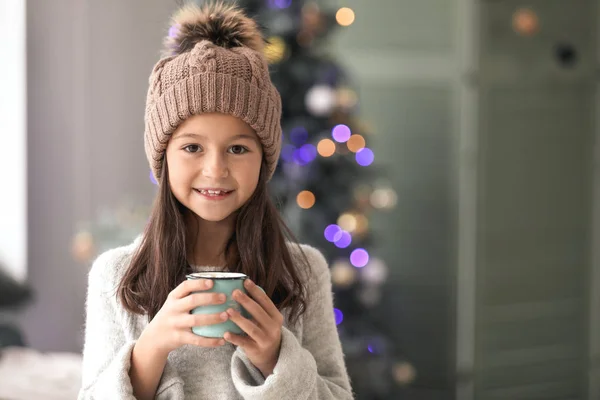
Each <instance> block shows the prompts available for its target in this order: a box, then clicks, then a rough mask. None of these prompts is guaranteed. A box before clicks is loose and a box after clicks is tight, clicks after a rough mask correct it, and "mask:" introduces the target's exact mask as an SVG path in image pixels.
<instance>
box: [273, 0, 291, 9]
mask: <svg viewBox="0 0 600 400" xmlns="http://www.w3.org/2000/svg"><path fill="white" fill-rule="evenodd" d="M291 5H292V0H269V6H270V7H271V8H288V7H289V6H291Z"/></svg>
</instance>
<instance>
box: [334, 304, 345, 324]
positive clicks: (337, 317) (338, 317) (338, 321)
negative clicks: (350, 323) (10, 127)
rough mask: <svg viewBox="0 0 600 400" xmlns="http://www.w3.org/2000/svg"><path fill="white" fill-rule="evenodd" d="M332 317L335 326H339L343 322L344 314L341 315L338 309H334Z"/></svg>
mask: <svg viewBox="0 0 600 400" xmlns="http://www.w3.org/2000/svg"><path fill="white" fill-rule="evenodd" d="M333 315H334V316H335V324H336V325H339V324H341V323H342V321H343V320H344V314H343V313H342V311H341V310H340V309H338V308H334V309H333Z"/></svg>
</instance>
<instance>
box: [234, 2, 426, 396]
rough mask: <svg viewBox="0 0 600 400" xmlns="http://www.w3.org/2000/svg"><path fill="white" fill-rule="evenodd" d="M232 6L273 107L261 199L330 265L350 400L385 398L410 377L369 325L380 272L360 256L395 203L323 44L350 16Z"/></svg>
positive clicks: (264, 5)
mask: <svg viewBox="0 0 600 400" xmlns="http://www.w3.org/2000/svg"><path fill="white" fill-rule="evenodd" d="M237 3H238V4H239V5H240V6H242V7H243V8H244V9H246V11H247V12H248V14H249V15H251V16H253V17H255V18H256V19H257V20H258V21H259V23H260V24H261V25H262V26H263V27H264V29H265V33H266V36H267V38H268V42H269V44H268V45H267V47H266V50H265V54H266V56H267V58H268V60H269V63H270V64H271V70H272V74H271V77H272V80H273V83H274V84H275V86H277V88H278V90H279V92H280V94H281V98H282V106H283V116H282V128H283V135H284V137H283V149H282V155H281V160H280V164H279V166H278V168H277V171H276V173H275V176H274V177H273V179H272V181H271V183H270V191H271V194H272V196H273V197H274V199H275V201H276V202H277V203H278V204H279V206H280V209H281V210H282V212H283V214H284V216H285V219H286V221H287V222H288V223H289V225H290V227H291V228H292V230H293V231H294V233H295V234H296V235H297V237H298V239H299V240H300V241H301V242H304V243H308V244H311V245H313V246H315V247H317V248H319V249H320V250H322V251H323V253H324V254H325V256H326V258H327V259H328V261H329V262H330V266H331V274H332V280H333V285H334V291H335V306H336V309H335V313H336V318H337V321H336V322H337V323H338V329H339V332H340V337H341V339H342V344H343V346H344V353H345V355H346V362H347V365H348V370H349V373H350V375H351V379H352V384H353V387H354V390H355V391H356V394H357V398H358V399H369V400H373V399H384V398H390V396H391V395H392V394H393V393H397V392H396V390H395V388H396V387H397V385H405V384H408V383H410V382H411V381H412V380H413V379H414V375H415V371H414V370H413V368H412V366H411V365H410V363H408V362H406V361H405V360H403V357H402V352H401V350H400V349H399V348H398V346H397V344H396V343H393V341H392V340H391V339H390V338H389V337H388V336H387V335H386V333H385V332H382V331H381V330H380V329H378V327H377V323H376V321H374V320H372V319H371V317H370V315H371V314H372V313H370V312H369V311H370V308H371V307H375V306H377V305H378V303H379V301H380V295H381V290H380V285H381V284H382V283H383V282H384V281H385V279H386V277H387V267H386V265H385V263H384V262H383V261H382V260H379V259H377V258H376V257H374V255H373V254H369V253H370V250H369V247H370V244H371V241H372V235H371V232H370V230H369V214H370V213H371V212H372V211H373V210H374V209H390V208H393V207H394V205H395V203H396V194H395V193H394V191H393V190H392V189H391V188H390V187H389V185H387V184H385V183H379V181H378V179H380V178H381V176H382V172H381V171H376V170H375V167H374V166H373V165H372V163H373V161H374V154H373V151H372V150H371V149H370V148H369V147H368V144H369V143H368V141H369V136H370V134H371V132H369V128H368V127H367V125H366V124H364V123H362V122H361V121H360V119H359V118H358V117H357V107H358V96H357V94H356V92H355V91H354V90H353V88H352V87H351V85H350V82H349V79H348V77H347V76H346V75H345V73H344V70H343V68H341V67H340V66H339V65H338V64H337V63H336V62H335V59H334V58H333V57H331V56H330V55H328V54H327V51H326V47H327V46H326V45H327V42H326V40H327V38H329V37H330V34H331V33H332V32H333V31H334V30H335V29H337V28H339V27H350V26H351V25H352V23H353V22H354V18H355V15H354V12H353V11H352V10H351V9H349V8H341V9H336V10H331V11H325V10H322V9H321V8H320V7H319V5H318V4H316V3H313V2H308V1H303V0H239V1H238V2H237Z"/></svg>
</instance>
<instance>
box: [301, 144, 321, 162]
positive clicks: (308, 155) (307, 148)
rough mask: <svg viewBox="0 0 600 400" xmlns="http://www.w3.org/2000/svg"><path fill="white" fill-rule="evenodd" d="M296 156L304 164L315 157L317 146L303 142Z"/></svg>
mask: <svg viewBox="0 0 600 400" xmlns="http://www.w3.org/2000/svg"><path fill="white" fill-rule="evenodd" d="M298 157H299V158H300V159H301V160H302V162H303V163H304V164H308V163H309V162H311V161H313V160H314V159H315V158H317V148H316V147H315V146H314V145H312V144H305V145H304V146H302V147H300V148H299V149H298Z"/></svg>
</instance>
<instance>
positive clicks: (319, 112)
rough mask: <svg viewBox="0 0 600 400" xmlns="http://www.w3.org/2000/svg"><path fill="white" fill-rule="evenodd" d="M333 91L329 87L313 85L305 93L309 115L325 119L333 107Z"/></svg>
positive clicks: (334, 99)
mask: <svg viewBox="0 0 600 400" xmlns="http://www.w3.org/2000/svg"><path fill="white" fill-rule="evenodd" d="M335 101H336V98H335V91H334V90H333V88H332V87H331V86H329V85H315V86H313V87H312V88H310V89H309V90H308V92H307V93H306V98H305V104H306V108H307V109H308V111H310V113H311V114H313V115H316V116H318V117H325V116H327V115H329V114H331V112H332V110H333V107H334V106H335Z"/></svg>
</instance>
